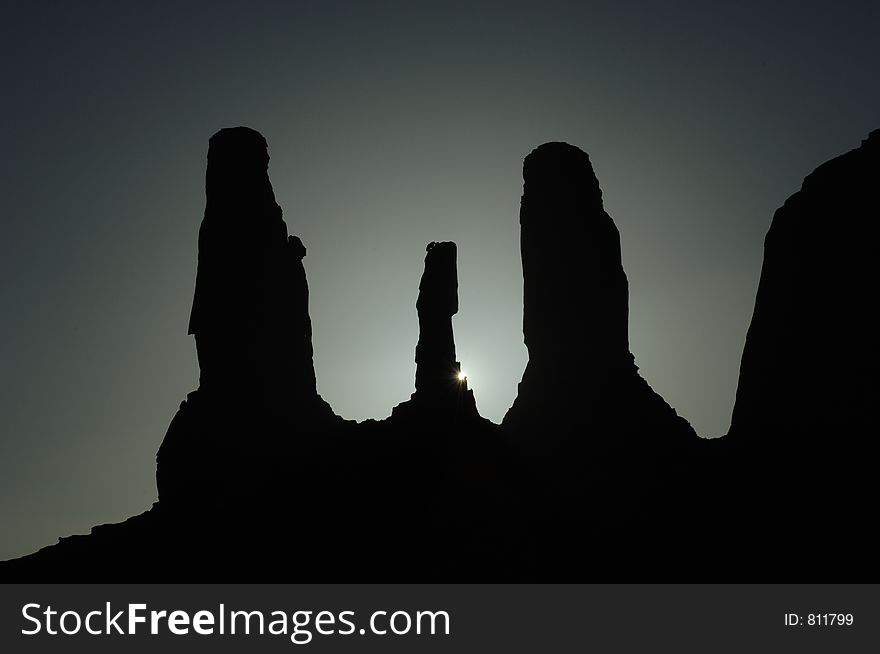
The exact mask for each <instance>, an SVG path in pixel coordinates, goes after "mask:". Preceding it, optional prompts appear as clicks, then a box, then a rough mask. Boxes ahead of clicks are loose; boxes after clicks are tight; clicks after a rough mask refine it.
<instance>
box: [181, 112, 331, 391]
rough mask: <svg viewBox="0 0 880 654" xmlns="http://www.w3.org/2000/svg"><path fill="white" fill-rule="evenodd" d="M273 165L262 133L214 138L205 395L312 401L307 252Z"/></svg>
mask: <svg viewBox="0 0 880 654" xmlns="http://www.w3.org/2000/svg"><path fill="white" fill-rule="evenodd" d="M268 164H269V155H268V153H267V147H266V141H265V139H264V138H263V137H262V135H260V134H259V132H256V131H254V130H252V129H248V128H246V127H235V128H229V129H223V130H220V131H219V132H217V133H216V134H215V135H214V136H213V137H211V140H210V144H209V147H208V169H207V175H206V185H205V192H206V199H207V202H206V207H205V217H204V219H203V220H202V224H201V227H200V229H199V265H198V273H197V275H196V289H195V296H194V298H193V307H192V314H191V316H190V323H189V333H190V334H194V335H195V339H196V348H197V350H198V355H199V368H200V371H201V375H200V388H201V389H202V390H207V391H211V392H214V393H218V392H219V393H235V394H242V393H244V394H247V395H250V394H255V395H261V396H268V397H270V398H272V397H278V396H280V395H288V396H291V395H292V396H293V398H294V399H303V400H312V399H313V398H314V397H315V396H316V395H317V392H316V389H315V371H314V365H313V363H312V343H311V334H312V328H311V321H310V320H309V313H308V297H309V296H308V292H309V291H308V284H307V282H306V276H305V270H304V268H303V265H302V259H303V257H304V256H305V253H306V250H305V247H303V244H302V242H301V241H300V240H299V238H297V237H296V236H288V234H287V225H286V224H285V223H284V220H282V217H281V207H279V206H278V204H277V203H276V202H275V194H274V193H273V191H272V184H271V183H270V181H269V175H268Z"/></svg>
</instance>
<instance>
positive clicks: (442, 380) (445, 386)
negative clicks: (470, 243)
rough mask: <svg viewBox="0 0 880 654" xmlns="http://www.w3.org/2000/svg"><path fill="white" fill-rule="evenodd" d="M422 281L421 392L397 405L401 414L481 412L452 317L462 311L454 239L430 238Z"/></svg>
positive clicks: (440, 415) (418, 352)
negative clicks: (459, 350) (458, 353)
mask: <svg viewBox="0 0 880 654" xmlns="http://www.w3.org/2000/svg"><path fill="white" fill-rule="evenodd" d="M426 251H427V254H426V255H425V270H424V272H423V273H422V279H421V282H420V283H419V297H418V300H417V301H416V311H417V312H418V314H419V341H418V344H417V345H416V392H415V393H413V395H412V397H411V399H410V401H409V402H406V403H404V404H401V405H398V406H397V407H395V409H394V413H393V415H394V416H396V417H400V416H403V415H404V414H412V412H413V411H415V412H417V413H419V414H421V415H423V416H424V417H429V416H430V418H431V419H432V420H437V419H442V420H449V419H461V418H464V417H465V416H468V417H472V418H473V417H477V415H478V414H477V407H476V403H475V401H474V393H473V391H471V390H470V389H468V387H467V378H466V377H464V376H463V375H462V374H461V364H460V363H459V362H458V361H456V355H455V337H454V335H453V331H452V316H454V315H455V314H456V313H458V271H457V263H456V256H457V249H456V246H455V243H452V242H446V243H429V244H428V246H427V248H426Z"/></svg>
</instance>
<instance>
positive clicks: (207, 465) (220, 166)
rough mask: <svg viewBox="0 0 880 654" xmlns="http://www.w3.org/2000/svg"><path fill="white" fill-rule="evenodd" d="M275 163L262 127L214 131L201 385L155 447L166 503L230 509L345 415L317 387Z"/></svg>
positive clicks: (200, 321)
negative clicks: (272, 172)
mask: <svg viewBox="0 0 880 654" xmlns="http://www.w3.org/2000/svg"><path fill="white" fill-rule="evenodd" d="M268 165H269V155H268V152H267V145H266V140H265V139H264V138H263V136H262V135H261V134H260V133H259V132H256V131H254V130H252V129H249V128H247V127H234V128H228V129H222V130H220V131H219V132H217V133H216V134H214V136H212V137H211V140H210V142H209V146H208V168H207V174H206V184H205V193H206V205H205V216H204V219H203V220H202V223H201V227H200V228H199V261H198V272H197V274H196V288H195V295H194V298H193V306H192V313H191V315H190V321H189V333H190V334H193V335H195V341H196V351H197V354H198V359H199V369H200V377H199V389H198V390H197V391H195V392H193V393H190V394H189V396H188V398H187V400H186V401H185V402H184V403H183V404H181V407H180V410H179V411H178V412H177V415H176V416H175V417H174V420H173V421H172V422H171V425H170V426H169V428H168V432H167V433H166V435H165V439H164V440H163V441H162V445H161V447H160V448H159V452H158V454H157V471H156V481H157V486H158V488H159V497H160V498H161V501H162V502H163V505H165V506H171V507H177V508H181V507H183V508H184V509H186V508H187V507H190V508H191V507H192V506H195V505H197V504H198V503H199V502H216V503H220V504H223V505H228V504H230V503H234V502H242V501H243V500H244V498H248V497H250V498H251V499H253V495H254V493H255V492H256V491H255V489H260V488H263V489H265V488H266V487H267V484H270V483H274V484H279V483H282V484H283V483H286V480H287V479H288V478H289V477H290V472H289V470H287V469H285V468H284V465H285V464H286V463H288V462H289V461H290V460H291V459H293V457H294V452H296V453H297V454H300V455H301V454H302V453H303V452H304V451H305V447H306V445H305V443H306V442H307V441H308V442H312V443H313V441H314V439H313V438H312V435H313V434H314V433H316V432H318V431H321V430H323V429H326V428H328V427H330V426H332V425H335V424H337V422H338V421H339V418H338V417H337V416H335V415H334V414H333V410H332V409H331V408H330V406H329V405H328V404H327V403H326V402H324V400H323V399H322V398H321V397H320V396H319V395H318V392H317V389H316V383H315V367H314V363H313V358H312V326H311V320H310V319H309V287H308V282H307V281H306V273H305V268H304V267H303V263H302V260H303V257H305V254H306V249H305V247H304V246H303V244H302V241H300V239H299V238H298V237H296V236H289V235H288V233H287V225H286V224H285V223H284V220H283V219H282V217H281V207H280V206H278V203H277V202H276V201H275V194H274V192H273V191H272V184H271V182H270V181H269V174H268ZM312 469H313V470H314V469H315V466H314V465H313V466H312ZM303 476H304V475H303V473H301V474H300V477H303Z"/></svg>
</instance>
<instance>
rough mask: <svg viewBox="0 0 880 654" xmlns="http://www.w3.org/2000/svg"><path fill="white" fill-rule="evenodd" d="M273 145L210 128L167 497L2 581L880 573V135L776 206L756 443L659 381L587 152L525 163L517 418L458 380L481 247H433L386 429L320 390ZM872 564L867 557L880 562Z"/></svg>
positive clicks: (751, 419) (748, 354) (753, 422)
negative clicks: (662, 389)
mask: <svg viewBox="0 0 880 654" xmlns="http://www.w3.org/2000/svg"><path fill="white" fill-rule="evenodd" d="M267 162H268V156H267V153H266V142H265V140H264V139H263V138H262V136H260V135H259V134H258V133H257V132H254V131H253V130H249V129H246V128H235V129H227V130H221V131H220V132H218V133H217V134H216V135H215V136H214V137H213V138H212V139H211V142H210V146H209V155H208V174H207V185H206V191H207V206H206V211H205V218H204V221H203V222H202V226H201V230H200V234H199V266H198V275H197V282H196V291H195V298H194V301H193V309H192V316H191V321H190V332H191V333H193V334H194V335H195V338H196V345H197V350H198V357H199V364H200V368H201V378H200V386H199V389H198V390H196V391H194V392H193V393H190V394H189V396H188V398H187V400H186V401H185V402H184V403H183V404H182V405H181V408H180V410H179V411H178V412H177V414H176V415H175V417H174V419H173V421H172V423H171V425H170V427H169V429H168V433H167V434H166V436H165V440H164V441H163V443H162V446H161V448H160V450H159V454H158V457H157V458H158V466H157V484H158V487H159V502H157V503H156V504H154V506H153V507H152V508H151V509H150V510H148V511H146V512H144V513H141V514H140V515H137V516H134V517H132V518H129V519H128V520H126V521H124V522H122V523H118V524H113V525H101V526H99V527H95V528H93V529H92V531H91V533H90V534H89V535H83V536H72V537H68V538H63V539H61V540H60V542H59V543H58V544H56V545H52V546H49V547H46V548H44V549H42V550H40V551H39V552H37V553H34V554H32V555H29V556H27V557H23V558H21V559H19V560H16V561H11V562H4V563H0V578H2V579H3V581H29V582H33V581H55V582H57V581H89V582H97V581H120V580H125V581H151V582H155V581H173V582H180V581H212V582H216V581H249V582H255V581H256V582H259V581H281V580H284V581H320V582H326V581H347V582H350V581H352V580H367V581H376V580H377V579H380V580H383V581H412V580H414V579H419V580H435V581H450V580H453V581H499V580H503V581H509V580H521V581H544V582H546V581H567V582H571V581H599V580H601V581H616V582H620V581H641V582H643V581H646V580H650V581H670V580H676V581H707V580H712V581H742V580H744V579H755V578H759V579H760V578H763V579H767V578H772V579H774V580H780V581H796V580H802V578H803V575H804V574H809V575H810V577H811V579H813V580H816V581H839V579H840V578H841V576H843V577H849V578H853V579H862V578H865V576H870V573H871V572H873V570H874V568H875V567H876V551H877V548H878V543H877V538H876V535H875V534H874V531H875V530H874V528H873V521H872V519H871V518H872V516H873V514H874V513H875V511H876V496H877V492H876V490H875V488H874V485H875V484H874V466H875V465H876V464H875V462H876V459H877V454H878V446H877V444H876V438H874V436H873V434H874V431H876V430H875V429H872V426H873V425H872V424H871V423H870V422H869V419H870V417H872V414H873V411H872V409H873V407H874V404H875V402H874V401H873V399H874V398H876V396H877V391H878V387H877V382H876V376H875V375H874V369H875V368H876V364H877V356H876V354H875V352H874V349H873V348H872V347H871V345H872V342H871V341H870V338H871V337H872V336H874V334H875V333H876V331H877V329H876V319H875V318H874V317H873V314H874V312H872V311H871V310H870V304H871V303H870V298H872V297H873V296H874V288H875V284H874V282H875V279H876V273H875V271H874V265H873V263H874V258H873V250H872V248H873V246H874V243H875V242H876V237H877V221H876V220H875V217H876V216H877V214H878V209H880V202H878V200H877V194H876V192H875V191H874V186H875V181H876V180H877V174H878V171H880V131H878V132H873V133H872V134H871V136H870V137H869V138H868V139H867V140H866V141H865V142H864V143H863V144H862V147H861V148H859V149H858V150H854V151H853V152H850V153H847V154H845V155H843V156H841V157H838V158H837V159H835V160H833V161H830V162H828V163H827V164H825V165H823V166H821V167H820V168H818V169H817V170H816V171H815V172H814V173H813V174H812V175H810V176H809V177H807V179H806V180H805V182H804V185H803V188H802V189H801V191H800V192H798V193H796V194H795V195H794V196H792V197H791V198H790V199H789V200H788V201H787V202H786V203H785V206H783V207H782V208H781V209H780V210H779V211H778V212H777V214H776V216H775V217H774V220H773V224H772V227H771V229H770V232H769V234H768V236H767V241H766V257H765V262H764V269H763V271H762V275H761V282H760V288H759V292H758V298H757V301H756V305H755V314H754V318H753V321H752V325H751V327H750V329H749V334H748V339H747V343H746V348H745V352H744V354H743V362H742V371H741V376H740V385H739V389H738V393H737V402H736V408H735V411H734V417H733V426H732V428H731V433H730V434H729V435H728V436H726V437H724V438H721V439H714V440H702V439H698V438H696V436H695V434H694V433H693V430H692V429H691V428H690V426H689V425H688V424H687V422H686V421H685V420H683V419H682V418H680V417H678V416H677V415H676V414H675V411H674V410H673V409H672V408H670V407H669V406H668V405H667V404H666V403H665V402H664V401H663V399H662V398H660V397H659V395H657V394H656V393H654V392H653V391H652V390H651V388H650V387H649V386H648V384H647V383H646V382H645V381H644V380H643V379H642V378H641V377H640V376H639V374H638V370H637V368H636V366H635V364H634V360H633V356H632V354H631V353H630V351H629V344H628V337H627V312H628V309H627V303H628V298H627V279H626V275H625V273H624V271H623V267H622V265H621V253H620V239H619V235H618V232H617V229H616V228H615V226H614V223H613V221H612V220H611V218H610V217H609V216H608V214H607V213H606V212H605V210H604V209H603V206H602V194H601V191H600V189H599V184H598V181H597V180H596V176H595V175H594V173H593V170H592V166H591V164H590V160H589V157H588V156H587V155H586V154H585V153H584V152H583V151H581V150H579V149H578V148H576V147H573V146H571V145H567V144H565V143H547V144H544V145H542V146H540V147H539V148H537V149H536V150H535V151H534V152H532V153H531V154H530V155H529V156H528V157H526V160H525V164H524V171H523V177H524V180H525V187H524V193H523V197H522V207H521V213H520V223H521V227H522V241H521V247H522V263H523V277H524V292H523V302H524V312H523V334H524V338H525V343H526V345H527V347H528V350H529V363H528V367H527V368H526V371H525V374H524V375H523V379H522V382H521V384H520V388H519V395H518V397H517V399H516V401H515V403H514V405H513V407H512V408H511V409H510V411H509V412H508V414H507V415H506V416H505V419H504V423H503V425H502V426H501V427H499V426H498V425H494V424H492V423H491V422H489V421H488V420H485V419H483V418H481V417H480V416H479V413H478V412H477V409H476V405H475V402H474V397H473V393H472V392H471V391H470V390H468V388H467V384H466V380H459V379H458V378H457V373H458V372H459V371H460V369H461V367H460V364H459V363H458V362H457V361H456V351H455V341H454V337H453V330H452V317H453V316H454V315H455V314H456V312H457V310H458V292H457V288H458V282H457V274H456V246H455V244H454V243H431V244H430V245H428V248H427V255H426V257H425V269H424V273H423V275H422V278H421V283H420V286H419V297H418V301H417V303H416V309H417V311H418V315H419V330H420V331H419V339H418V345H417V347H416V363H417V371H416V380H415V385H416V390H415V392H414V393H413V394H412V396H411V398H410V399H409V400H407V401H406V402H403V403H402V404H400V405H398V406H397V407H395V409H394V411H393V412H392V415H391V416H390V417H388V418H386V419H385V420H379V421H376V420H367V421H364V422H363V423H360V424H356V425H355V424H354V423H352V422H349V421H343V420H342V419H341V418H338V417H336V416H335V415H334V414H333V412H332V410H331V409H330V407H329V406H328V405H327V404H326V403H325V402H323V400H322V399H321V398H320V396H319V395H318V394H317V391H316V385H315V373H314V366H313V363H312V346H311V324H310V320H309V313H308V285H307V283H306V277H305V270H304V268H303V265H302V258H303V256H304V255H305V248H303V246H302V243H301V242H300V241H299V239H297V238H296V237H292V236H288V234H287V228H286V226H285V223H284V221H283V220H282V218H281V209H280V207H279V206H278V205H277V203H276V202H275V198H274V195H273V192H272V186H271V184H270V182H269V178H268V174H267ZM866 571H867V572H866Z"/></svg>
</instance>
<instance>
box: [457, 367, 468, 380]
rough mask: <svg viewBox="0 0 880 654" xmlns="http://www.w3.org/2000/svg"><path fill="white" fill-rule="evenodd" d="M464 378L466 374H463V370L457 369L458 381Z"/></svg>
mask: <svg viewBox="0 0 880 654" xmlns="http://www.w3.org/2000/svg"><path fill="white" fill-rule="evenodd" d="M465 379H467V374H465V371H464V370H459V371H458V381H464V380H465Z"/></svg>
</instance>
